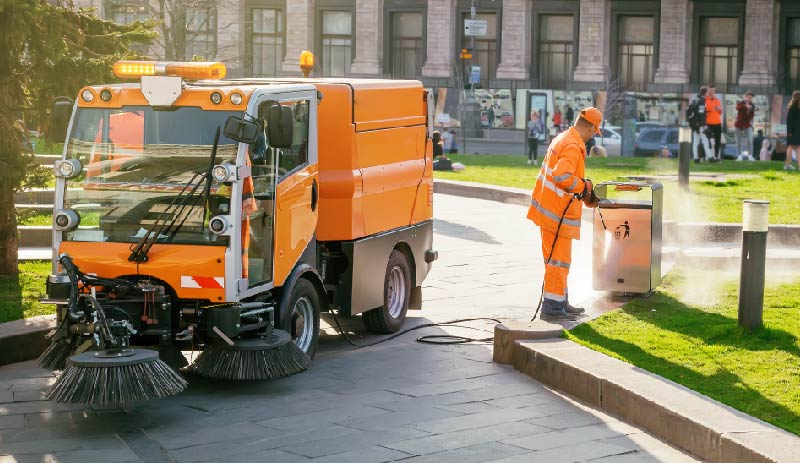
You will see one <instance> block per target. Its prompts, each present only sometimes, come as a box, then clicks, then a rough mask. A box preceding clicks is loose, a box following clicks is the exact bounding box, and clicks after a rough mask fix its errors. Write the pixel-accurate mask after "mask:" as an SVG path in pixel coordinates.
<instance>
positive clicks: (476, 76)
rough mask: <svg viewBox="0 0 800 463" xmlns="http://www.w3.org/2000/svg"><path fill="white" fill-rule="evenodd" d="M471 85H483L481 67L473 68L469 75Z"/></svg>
mask: <svg viewBox="0 0 800 463" xmlns="http://www.w3.org/2000/svg"><path fill="white" fill-rule="evenodd" d="M469 83H471V84H479V83H481V67H480V66H472V70H470V73H469Z"/></svg>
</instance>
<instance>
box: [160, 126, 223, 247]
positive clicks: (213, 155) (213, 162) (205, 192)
mask: <svg viewBox="0 0 800 463" xmlns="http://www.w3.org/2000/svg"><path fill="white" fill-rule="evenodd" d="M218 145H219V127H217V132H216V133H215V134H214V145H212V146H211V162H209V164H208V170H207V171H206V172H205V174H204V175H205V179H206V183H205V187H204V189H203V196H202V198H203V223H202V226H203V228H205V226H206V214H205V210H206V207H207V205H208V197H209V195H210V194H211V172H212V171H213V170H214V166H215V165H216V162H217V146H218ZM195 191H196V189H195V190H192V192H191V194H189V196H188V197H187V198H186V202H184V204H183V207H182V208H181V209H180V211H178V213H177V214H175V217H173V219H172V222H171V223H170V224H169V227H167V230H166V233H169V238H168V239H167V241H172V240H173V239H174V238H175V235H176V234H177V233H178V230H180V229H181V227H183V224H184V223H185V222H186V219H188V218H189V216H190V215H191V214H192V210H193V209H194V208H195V207H197V200H198V199H200V198H201V197H200V196H198V197H197V198H195V199H194V201H193V202H192V206H191V208H190V209H189V211H188V212H186V213H185V214H184V213H183V211H184V209H186V205H187V204H188V203H189V200H190V199H191V198H192V197H194V194H195ZM181 215H183V219H182V220H181V222H180V223H179V224H178V225H177V226H175V223H176V222H177V221H178V218H179V217H180V216H181ZM172 227H175V228H172Z"/></svg>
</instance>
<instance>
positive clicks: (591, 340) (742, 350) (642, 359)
mask: <svg viewBox="0 0 800 463" xmlns="http://www.w3.org/2000/svg"><path fill="white" fill-rule="evenodd" d="M712 275H713V278H709V277H711V276H712ZM731 277H735V275H733V276H732V275H725V276H724V275H723V274H721V273H720V272H714V273H713V274H712V273H708V272H703V273H701V272H699V271H696V270H694V271H691V270H688V269H685V268H684V269H676V270H673V271H672V272H671V273H670V276H669V277H667V278H666V279H665V282H664V284H663V285H662V286H661V287H660V288H659V290H658V291H657V292H656V293H655V294H653V295H652V296H651V297H649V298H647V299H639V300H636V301H633V302H631V303H629V304H627V305H625V306H624V307H623V308H622V309H620V310H616V311H614V312H610V313H608V314H606V315H603V316H602V317H600V318H598V319H596V320H594V321H592V322H589V323H586V324H583V325H579V326H577V327H576V328H574V329H573V330H571V331H570V332H567V334H566V337H568V338H569V339H572V340H573V341H575V342H577V343H579V344H583V345H585V346H587V347H590V348H592V349H594V350H597V351H600V352H603V353H605V354H608V355H610V356H612V357H616V358H618V359H621V360H623V361H625V362H628V363H631V364H633V365H636V366H638V367H641V368H643V369H645V370H648V371H651V372H653V373H656V374H658V375H661V376H663V377H665V378H669V379H671V380H673V381H675V382H678V383H680V384H683V385H684V386H686V387H688V388H690V389H693V390H695V391H697V392H699V393H701V394H705V395H707V396H709V397H711V398H714V399H716V400H718V401H720V402H722V403H725V404H727V405H730V406H732V407H734V408H736V409H739V410H741V411H743V412H745V413H747V414H749V415H752V416H755V417H758V418H760V419H762V420H764V421H767V422H770V423H772V424H774V425H776V426H779V427H781V428H783V429H786V430H787V431H790V432H793V433H795V434H800V340H799V339H800V319H798V317H797V313H798V309H800V277H796V276H795V278H797V279H795V280H793V281H792V280H787V281H784V282H783V283H780V284H778V283H773V284H769V286H768V287H767V290H766V294H765V298H764V323H765V328H764V329H762V330H760V331H758V332H755V333H752V334H749V333H747V332H744V331H742V330H740V329H739V327H738V325H737V307H738V283H735V282H731V280H730V279H725V280H720V279H721V278H731ZM770 280H771V278H768V281H770Z"/></svg>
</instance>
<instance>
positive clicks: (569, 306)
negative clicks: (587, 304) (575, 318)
mask: <svg viewBox="0 0 800 463" xmlns="http://www.w3.org/2000/svg"><path fill="white" fill-rule="evenodd" d="M564 311H565V312H567V313H571V314H575V315H580V314H582V313H584V312H586V309H584V308H583V307H575V306H574V305H572V304H570V303H569V293H567V300H566V301H565V303H564Z"/></svg>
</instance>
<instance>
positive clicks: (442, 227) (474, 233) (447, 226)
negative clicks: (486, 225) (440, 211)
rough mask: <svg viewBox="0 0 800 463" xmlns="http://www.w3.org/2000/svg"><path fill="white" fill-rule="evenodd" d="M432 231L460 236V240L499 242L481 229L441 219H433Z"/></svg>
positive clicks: (452, 236)
mask: <svg viewBox="0 0 800 463" xmlns="http://www.w3.org/2000/svg"><path fill="white" fill-rule="evenodd" d="M433 231H434V232H435V233H437V234H439V235H444V236H449V237H451V238H460V239H462V240H469V241H477V242H480V243H485V244H501V243H500V242H499V241H495V239H494V238H492V236H491V235H489V234H488V233H486V232H485V231H483V230H479V229H477V228H475V227H470V226H469V225H462V224H459V223H455V222H448V221H447V220H442V219H434V220H433Z"/></svg>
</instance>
